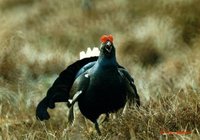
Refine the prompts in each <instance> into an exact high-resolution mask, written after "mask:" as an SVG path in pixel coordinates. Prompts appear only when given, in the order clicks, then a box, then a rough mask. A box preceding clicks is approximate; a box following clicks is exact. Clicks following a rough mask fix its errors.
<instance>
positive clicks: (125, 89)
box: [36, 35, 140, 134]
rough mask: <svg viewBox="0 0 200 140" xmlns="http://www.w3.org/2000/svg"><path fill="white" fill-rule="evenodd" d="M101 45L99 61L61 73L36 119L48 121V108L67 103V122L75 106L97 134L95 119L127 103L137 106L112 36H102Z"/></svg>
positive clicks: (86, 60)
mask: <svg viewBox="0 0 200 140" xmlns="http://www.w3.org/2000/svg"><path fill="white" fill-rule="evenodd" d="M101 42H102V43H101V46H100V55H99V57H90V58H84V59H82V60H78V61H76V62H75V63H73V64H72V65H70V66H68V67H67V68H66V69H65V70H64V71H63V72H61V74H60V75H59V77H58V78H57V79H56V80H55V82H54V84H53V85H52V87H51V88H50V89H49V90H48V92H47V96H46V97H45V98H44V99H43V100H42V101H41V102H40V103H39V104H38V106H37V109H36V117H37V118H38V119H40V120H45V119H49V118H50V116H49V114H48V112H47V108H54V107H55V102H67V105H68V107H69V108H70V111H69V118H68V119H69V122H73V118H74V117H73V105H74V103H75V102H78V106H79V109H80V111H81V113H82V114H83V115H84V116H85V117H86V118H88V119H89V120H91V121H92V122H93V123H94V124H95V128H96V130H97V132H98V133H99V134H100V130H99V126H98V123H97V119H98V117H99V116H100V115H101V114H106V116H107V117H108V114H109V113H111V112H115V111H117V110H119V109H120V108H123V107H124V106H125V104H126V102H127V101H130V103H136V105H137V106H140V99H139V96H138V94H137V90H136V87H135V85H134V80H133V78H132V77H131V76H130V75H129V73H128V72H127V70H126V69H125V68H124V67H122V66H120V65H119V64H118V63H117V60H116V56H115V47H114V45H113V37H112V35H108V36H107V35H103V36H102V37H101Z"/></svg>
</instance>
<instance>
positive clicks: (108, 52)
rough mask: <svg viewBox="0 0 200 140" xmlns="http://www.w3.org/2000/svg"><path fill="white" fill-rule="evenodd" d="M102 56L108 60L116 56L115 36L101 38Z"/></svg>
mask: <svg viewBox="0 0 200 140" xmlns="http://www.w3.org/2000/svg"><path fill="white" fill-rule="evenodd" d="M100 41H101V46H100V55H104V56H106V57H107V58H110V57H112V56H113V55H115V47H114V45H113V36H112V35H103V36H101V38H100Z"/></svg>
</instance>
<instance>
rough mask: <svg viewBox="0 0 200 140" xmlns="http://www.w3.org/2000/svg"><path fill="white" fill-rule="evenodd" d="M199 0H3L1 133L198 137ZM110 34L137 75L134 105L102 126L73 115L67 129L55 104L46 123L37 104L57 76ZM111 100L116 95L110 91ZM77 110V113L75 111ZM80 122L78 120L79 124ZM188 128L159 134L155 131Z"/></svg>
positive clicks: (19, 135) (21, 135) (29, 136)
mask: <svg viewBox="0 0 200 140" xmlns="http://www.w3.org/2000/svg"><path fill="white" fill-rule="evenodd" d="M199 5H200V1H199V0H109V1H106V0H101V1H98V0H58V1H56V0H0V140H1V139H159V138H164V139H167V138H170V139H198V137H199V136H200V135H199V129H200V122H199V120H200V115H199V114H200V16H199V15H200V8H199ZM103 34H112V35H113V36H114V44H115V46H116V49H117V59H118V61H119V62H120V64H122V65H123V66H125V67H126V68H127V69H128V70H129V72H130V73H131V74H132V76H133V77H134V79H135V84H136V86H137V89H138V91H139V95H140V97H141V100H142V106H141V109H140V110H139V111H137V110H135V109H132V108H130V109H129V110H128V112H127V113H125V114H124V115H123V116H121V115H119V116H118V117H114V115H113V117H112V118H111V119H110V121H109V122H108V123H107V124H102V128H101V129H102V131H103V136H98V135H96V133H95V131H94V129H93V126H92V125H91V124H90V123H89V122H88V121H85V120H84V119H83V118H81V117H80V116H81V115H80V114H79V113H77V114H79V115H77V118H78V119H77V120H76V122H75V126H74V127H72V128H68V127H67V110H68V109H67V107H65V105H64V104H58V105H57V106H58V107H57V108H56V109H55V110H54V111H51V110H50V114H51V116H52V118H51V120H49V121H48V122H44V123H42V122H39V121H36V120H35V107H36V106H37V104H38V102H39V101H40V100H41V99H42V98H43V97H44V96H45V94H46V91H47V89H48V88H49V87H50V86H51V84H52V83H53V81H54V80H55V78H56V77H57V76H58V74H59V73H60V72H61V71H62V70H64V69H65V68H66V67H67V66H68V65H69V64H71V63H72V62H74V61H76V60H77V59H79V52H80V51H83V50H86V48H88V47H95V46H96V47H98V46H99V45H100V42H99V38H100V36H101V35H103ZM113 98H114V97H113ZM77 112H78V111H77ZM80 124H81V125H80ZM161 130H165V131H181V130H187V131H191V132H192V134H190V135H173V136H162V135H160V131H161Z"/></svg>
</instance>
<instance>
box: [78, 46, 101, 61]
mask: <svg viewBox="0 0 200 140" xmlns="http://www.w3.org/2000/svg"><path fill="white" fill-rule="evenodd" d="M99 54H100V51H99V49H98V48H97V47H94V48H92V49H91V48H87V51H81V52H80V59H83V58H86V57H91V56H99Z"/></svg>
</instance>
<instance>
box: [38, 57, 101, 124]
mask: <svg viewBox="0 0 200 140" xmlns="http://www.w3.org/2000/svg"><path fill="white" fill-rule="evenodd" d="M97 59H98V57H90V58H84V59H81V60H78V61H76V62H75V63H73V64H71V65H69V66H68V67H67V68H66V69H65V70H64V71H62V72H61V73H60V75H59V77H58V78H57V79H56V80H55V82H54V83H53V85H52V86H51V87H50V88H49V90H48V91H47V95H46V97H45V98H44V99H43V100H42V101H41V102H40V103H39V104H38V106H37V108H36V117H37V118H38V119H40V120H46V119H49V118H50V116H49V114H48V112H47V108H48V107H49V108H54V107H55V102H67V100H68V98H69V92H70V90H71V87H72V85H73V83H74V80H75V79H76V77H77V73H78V72H79V71H82V70H81V69H82V68H83V66H85V65H86V64H88V63H90V62H94V61H96V60H97ZM83 71H84V70H83ZM80 73H82V72H80Z"/></svg>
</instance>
